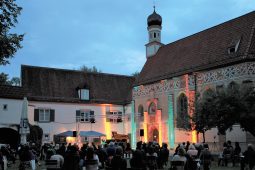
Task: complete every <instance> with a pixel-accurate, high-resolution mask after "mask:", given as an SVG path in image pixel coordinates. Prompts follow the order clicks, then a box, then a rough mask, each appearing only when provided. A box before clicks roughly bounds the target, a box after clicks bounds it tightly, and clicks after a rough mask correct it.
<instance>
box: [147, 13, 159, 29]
mask: <svg viewBox="0 0 255 170" xmlns="http://www.w3.org/2000/svg"><path fill="white" fill-rule="evenodd" d="M147 24H148V27H149V26H152V25H159V26H161V24H162V17H161V16H160V15H159V14H157V13H156V12H155V9H154V11H153V13H152V14H151V15H149V16H148V18H147Z"/></svg>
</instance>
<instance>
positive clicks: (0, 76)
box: [0, 73, 11, 85]
mask: <svg viewBox="0 0 255 170" xmlns="http://www.w3.org/2000/svg"><path fill="white" fill-rule="evenodd" d="M0 84H2V85H11V82H10V81H9V80H8V74H5V73H0Z"/></svg>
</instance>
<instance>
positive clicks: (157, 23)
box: [131, 9, 255, 148]
mask: <svg viewBox="0 0 255 170" xmlns="http://www.w3.org/2000/svg"><path fill="white" fill-rule="evenodd" d="M147 26H148V27H147V29H148V39H149V42H148V43H147V44H146V45H145V46H146V58H147V60H146V63H145V65H144V66H143V68H142V70H141V73H140V75H139V78H138V80H137V81H136V83H135V85H134V87H133V90H132V99H133V107H134V112H135V114H136V116H134V120H133V121H132V120H131V121H132V127H133V132H132V134H133V135H134V137H133V138H134V139H140V138H142V139H143V140H144V141H145V142H147V141H157V142H159V143H162V142H165V143H168V144H169V146H170V148H174V147H175V146H176V144H178V143H181V142H186V141H190V142H198V141H201V137H199V136H197V133H196V132H195V131H186V130H184V129H186V128H185V126H187V122H189V121H190V120H189V116H192V111H191V109H190V108H189V107H190V105H191V104H192V102H194V97H195V95H196V94H197V93H200V94H202V95H203V94H204V93H205V92H206V91H208V90H213V91H215V90H217V89H219V88H228V87H229V85H230V84H233V83H234V84H239V85H241V84H243V83H245V82H249V83H251V85H253V86H254V85H255V60H254V59H255V12H254V11H253V12H251V13H248V14H245V15H243V16H240V17H238V18H235V19H232V20H230V21H227V22H224V23H222V24H219V25H216V26H214V27H212V28H209V29H206V30H204V31H201V32H198V33H196V34H193V35H190V36H188V37H185V38H183V39H180V40H177V41H175V42H171V43H169V44H165V45H164V44H163V43H162V42H161V29H162V17H161V16H160V15H159V14H157V13H156V11H155V9H154V11H153V13H152V14H151V15H150V16H149V17H148V19H147ZM233 129H234V130H233V131H232V132H227V134H226V136H219V135H218V134H217V129H216V128H215V129H212V130H211V131H209V132H207V133H206V138H207V142H211V143H213V142H224V141H226V140H232V141H238V142H241V143H246V142H253V143H254V142H255V140H254V137H252V135H251V134H249V133H248V132H244V131H242V130H241V129H240V127H239V126H238V125H234V127H233ZM140 133H142V135H141V134H140ZM140 136H142V137H140ZM134 143H135V142H134Z"/></svg>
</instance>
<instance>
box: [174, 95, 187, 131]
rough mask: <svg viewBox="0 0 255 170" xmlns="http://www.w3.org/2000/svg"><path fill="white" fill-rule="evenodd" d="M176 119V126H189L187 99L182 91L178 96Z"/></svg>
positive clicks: (185, 127) (184, 127)
mask: <svg viewBox="0 0 255 170" xmlns="http://www.w3.org/2000/svg"><path fill="white" fill-rule="evenodd" d="M176 121H177V122H176V126H177V128H183V129H187V128H188V127H189V115H188V99H187V96H186V95H185V94H183V93H182V94H181V95H180V96H179V98H178V103H177V120H176Z"/></svg>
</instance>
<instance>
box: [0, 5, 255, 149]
mask: <svg viewBox="0 0 255 170" xmlns="http://www.w3.org/2000/svg"><path fill="white" fill-rule="evenodd" d="M162 23H163V21H162V17H161V16H160V15H159V14H157V13H156V11H155V9H154V11H153V13H152V14H151V15H149V17H148V19H147V30H148V43H147V44H146V45H145V46H146V59H147V60H146V63H145V64H144V66H143V68H142V70H141V72H140V74H139V77H138V78H137V79H136V80H135V78H134V77H131V76H123V75H114V74H105V73H84V72H82V71H77V70H66V69H57V68H47V67H37V66H27V65H22V66H21V82H22V84H21V87H14V86H6V85H0V133H1V134H6V135H12V136H16V138H17V140H16V141H18V136H19V134H18V128H19V123H20V115H21V108H22V102H23V98H24V97H27V99H28V120H29V123H30V124H32V125H38V126H40V127H41V128H42V129H43V141H44V142H52V141H53V140H55V138H56V136H57V137H59V136H60V137H61V135H63V136H64V137H70V136H74V134H71V135H70V133H71V132H73V131H77V132H78V134H79V135H81V134H83V132H84V134H85V132H86V134H87V136H86V135H84V136H82V135H81V136H82V137H83V138H82V139H79V142H82V143H83V142H93V141H94V142H98V140H100V139H98V137H104V138H105V139H111V138H112V137H113V136H112V134H113V133H115V134H116V133H118V134H126V135H128V136H129V138H130V141H131V144H132V147H133V148H135V145H136V142H137V141H140V140H142V141H144V142H148V141H155V142H158V143H159V144H162V143H163V142H164V143H167V144H168V146H169V147H170V148H175V146H176V145H177V144H178V143H180V142H186V141H190V142H200V141H201V136H199V135H197V133H196V131H187V130H185V129H186V126H187V123H188V122H189V121H190V120H189V117H190V116H192V114H193V113H192V110H191V109H190V108H189V107H190V106H191V105H192V103H193V102H194V98H195V95H196V94H197V93H200V94H204V93H205V92H207V91H208V90H213V91H215V90H218V89H222V88H229V86H230V85H231V84H238V85H241V84H243V83H246V82H249V83H250V84H251V85H252V86H254V85H255V12H254V11H253V12H251V13H248V14H245V15H243V16H240V17H238V18H235V19H232V20H230V21H227V22H224V23H222V24H219V25H216V26H214V27H212V28H209V29H206V30H203V31H201V32H198V33H196V34H193V35H190V36H188V37H185V38H182V39H180V40H177V41H175V42H171V43H169V44H163V43H162V42H161V30H162ZM165 29H166V28H165ZM233 129H234V130H233V131H231V132H227V133H226V135H224V136H222V135H218V133H217V129H216V128H213V129H212V130H210V131H208V132H207V133H206V139H207V141H206V142H209V143H210V142H211V143H214V142H217V143H222V142H224V141H226V140H232V141H233V142H234V141H238V142H240V143H241V145H242V144H246V143H248V142H252V143H255V139H254V136H252V135H251V134H250V133H248V132H245V131H242V129H241V128H240V126H239V125H234V126H233ZM87 132H89V134H88V133H87ZM91 133H92V134H91ZM93 135H94V136H93ZM88 136H92V137H95V138H94V139H93V140H91V139H89V138H88ZM5 137H6V136H5V135H1V137H0V143H1V142H5V141H6V138H8V137H6V138H5ZM58 140H60V142H61V139H60V138H59V139H58ZM12 141H13V140H12ZM7 142H8V141H7ZM9 142H10V141H9ZM62 142H63V141H62ZM69 142H77V140H75V141H71V139H70V140H69Z"/></svg>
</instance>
